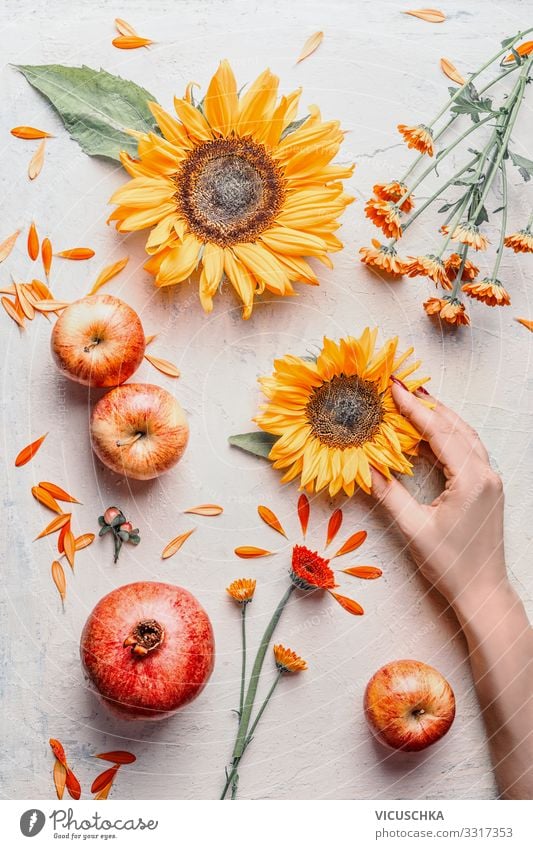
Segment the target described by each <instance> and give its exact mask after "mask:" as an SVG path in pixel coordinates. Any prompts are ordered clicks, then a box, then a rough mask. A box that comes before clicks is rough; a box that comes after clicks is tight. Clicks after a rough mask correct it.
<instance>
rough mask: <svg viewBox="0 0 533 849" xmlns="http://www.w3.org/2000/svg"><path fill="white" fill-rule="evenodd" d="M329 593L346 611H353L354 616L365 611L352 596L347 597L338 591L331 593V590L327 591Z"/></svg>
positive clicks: (360, 614)
mask: <svg viewBox="0 0 533 849" xmlns="http://www.w3.org/2000/svg"><path fill="white" fill-rule="evenodd" d="M329 593H330V595H332V596H333V598H334V599H335V601H337V602H338V603H339V604H340V606H341V607H343V608H344V609H345V610H347V611H348V613H353V614H354V615H355V616H362V615H363V613H364V612H365V611H364V610H363V608H362V607H361V605H360V604H359V603H358V602H357V601H354V600H353V598H347V597H346V596H345V595H339V594H338V593H333V592H331V590H330V591H329Z"/></svg>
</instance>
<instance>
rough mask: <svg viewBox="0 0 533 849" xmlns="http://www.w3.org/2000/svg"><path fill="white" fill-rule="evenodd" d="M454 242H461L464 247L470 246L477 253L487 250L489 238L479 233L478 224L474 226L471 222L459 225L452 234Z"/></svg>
mask: <svg viewBox="0 0 533 849" xmlns="http://www.w3.org/2000/svg"><path fill="white" fill-rule="evenodd" d="M452 242H461V243H462V244H463V245H470V247H471V248H474V249H475V250H476V251H484V250H486V249H487V245H488V244H489V240H488V239H487V237H486V236H484V235H483V234H482V233H480V232H479V227H478V226H477V224H472V223H471V222H469V221H467V222H466V224H458V225H457V227H456V228H455V230H454V231H453V233H452Z"/></svg>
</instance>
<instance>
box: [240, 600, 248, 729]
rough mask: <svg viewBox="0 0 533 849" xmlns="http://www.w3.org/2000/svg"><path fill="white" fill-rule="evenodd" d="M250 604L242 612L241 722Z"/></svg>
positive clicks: (244, 606) (245, 604)
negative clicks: (247, 619) (248, 609)
mask: <svg viewBox="0 0 533 849" xmlns="http://www.w3.org/2000/svg"><path fill="white" fill-rule="evenodd" d="M247 607H248V604H247V603H246V602H244V604H243V606H242V612H241V633H242V663H241V695H240V699H239V721H240V719H241V716H242V709H243V706H244V682H245V678H246V608H247Z"/></svg>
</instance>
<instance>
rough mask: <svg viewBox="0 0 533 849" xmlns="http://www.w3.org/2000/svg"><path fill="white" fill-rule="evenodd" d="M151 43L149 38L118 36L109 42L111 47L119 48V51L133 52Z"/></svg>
mask: <svg viewBox="0 0 533 849" xmlns="http://www.w3.org/2000/svg"><path fill="white" fill-rule="evenodd" d="M153 43H154V42H153V41H152V39H151V38H141V36H140V35H118V36H117V37H116V38H114V39H113V41H112V42H111V44H112V45H113V47H120V49H121V50H135V49H136V48H137V47H148V45H149V44H153Z"/></svg>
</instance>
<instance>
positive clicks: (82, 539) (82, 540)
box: [65, 526, 95, 551]
mask: <svg viewBox="0 0 533 849" xmlns="http://www.w3.org/2000/svg"><path fill="white" fill-rule="evenodd" d="M65 527H67V526H65ZM94 540H95V536H94V534H81V536H79V537H76V539H75V540H74V547H75V549H76V551H81V550H82V549H84V548H87V547H88V546H89V545H91V543H93V542H94Z"/></svg>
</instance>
